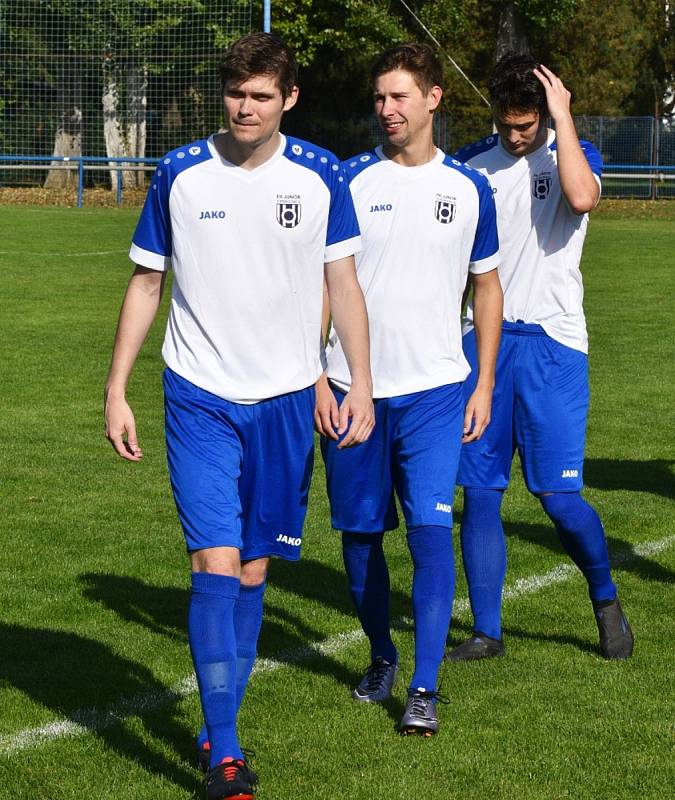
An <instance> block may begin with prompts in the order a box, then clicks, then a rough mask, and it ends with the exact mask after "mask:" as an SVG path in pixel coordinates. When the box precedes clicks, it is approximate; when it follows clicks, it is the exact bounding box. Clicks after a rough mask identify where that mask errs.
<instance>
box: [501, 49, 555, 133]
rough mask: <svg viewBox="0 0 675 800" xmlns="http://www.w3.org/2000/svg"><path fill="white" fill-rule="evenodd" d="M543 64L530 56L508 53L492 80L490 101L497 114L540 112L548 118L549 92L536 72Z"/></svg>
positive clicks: (502, 58) (540, 114) (503, 57)
mask: <svg viewBox="0 0 675 800" xmlns="http://www.w3.org/2000/svg"><path fill="white" fill-rule="evenodd" d="M538 68H539V62H538V61H535V59H534V58H532V56H531V55H530V54H529V53H513V52H509V53H505V54H504V55H503V56H502V57H501V58H500V59H499V61H498V62H497V63H496V64H495V67H494V69H493V70H492V75H491V77H490V80H489V81H488V90H489V92H490V102H491V105H492V111H493V113H494V114H495V115H500V116H503V115H505V114H509V113H511V112H514V111H537V112H538V113H539V116H540V117H547V116H548V106H547V105H546V91H545V89H544V87H543V85H542V83H541V81H540V80H539V78H537V76H536V75H535V74H534V71H533V70H535V69H538Z"/></svg>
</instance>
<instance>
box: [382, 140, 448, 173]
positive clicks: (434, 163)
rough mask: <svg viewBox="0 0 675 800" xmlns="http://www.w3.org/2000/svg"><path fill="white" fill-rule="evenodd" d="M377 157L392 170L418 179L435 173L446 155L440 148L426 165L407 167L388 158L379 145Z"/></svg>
mask: <svg viewBox="0 0 675 800" xmlns="http://www.w3.org/2000/svg"><path fill="white" fill-rule="evenodd" d="M375 155H376V156H377V157H378V158H379V159H380V161H384V162H386V163H387V164H388V165H389V168H390V169H394V170H398V171H399V173H400V174H401V175H402V176H403V175H407V176H408V177H409V178H418V177H422V176H423V175H427V174H428V173H429V172H433V171H434V170H435V169H436V168H437V167H438V165H439V164H442V163H443V159H444V158H445V153H444V152H443V151H442V150H439V149H438V147H437V148H436V153H435V155H434V157H433V158H432V159H431V161H427V163H426V164H420V165H419V166H418V167H406V166H404V165H403V164H397V163H396V161H392V160H391V159H390V158H388V157H387V156H386V154H385V152H384V147H383V145H378V146H377V147H376V148H375Z"/></svg>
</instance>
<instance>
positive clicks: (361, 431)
mask: <svg viewBox="0 0 675 800" xmlns="http://www.w3.org/2000/svg"><path fill="white" fill-rule="evenodd" d="M374 427H375V409H374V407H373V398H372V393H371V391H370V389H367V388H365V386H362V385H360V384H359V385H357V384H352V388H351V389H350V390H349V392H348V393H347V394H346V395H345V399H344V400H343V401H342V404H341V405H340V418H339V422H338V429H337V432H338V435H339V436H342V435H343V434H344V433H345V432H346V435H345V437H344V439H343V440H342V441H341V442H340V444H339V445H338V449H343V448H345V447H353V446H354V445H356V444H361V442H365V441H366V440H367V439H368V437H369V436H370V434H371V433H372V432H373V428H374ZM347 429H349V430H347Z"/></svg>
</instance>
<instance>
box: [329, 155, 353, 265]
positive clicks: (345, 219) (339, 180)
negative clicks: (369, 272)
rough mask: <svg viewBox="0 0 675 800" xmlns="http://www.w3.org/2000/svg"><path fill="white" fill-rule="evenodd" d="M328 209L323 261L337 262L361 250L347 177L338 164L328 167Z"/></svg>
mask: <svg viewBox="0 0 675 800" xmlns="http://www.w3.org/2000/svg"><path fill="white" fill-rule="evenodd" d="M328 188H329V191H330V207H329V211H328V230H327V233H326V252H325V256H324V261H325V262H326V263H328V262H330V261H337V260H338V259H340V258H345V257H346V256H351V255H354V253H358V252H359V250H361V232H360V230H359V223H358V220H357V219H356V210H355V209H354V201H353V200H352V195H351V192H350V191H349V186H348V183H347V177H346V175H345V172H344V169H343V168H342V166H341V165H340V164H337V163H334V164H331V167H330V180H329V185H328Z"/></svg>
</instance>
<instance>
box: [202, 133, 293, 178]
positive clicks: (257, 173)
mask: <svg viewBox="0 0 675 800" xmlns="http://www.w3.org/2000/svg"><path fill="white" fill-rule="evenodd" d="M213 136H214V134H211V136H209V138H208V139H207V145H208V148H209V152H210V153H211V155H212V156H213V160H214V162H215V163H216V164H219V165H220V166H221V167H222V168H223V169H226V170H228V174H229V175H233V176H236V177H237V178H241V179H242V180H245V181H254V180H257V179H258V178H259V177H261V176H262V175H266V174H267V173H268V172H269V171H270V169H272V167H273V166H274V165H275V164H276V162H277V161H278V160H279V159H280V158H281V156H282V155H283V152H284V150H285V149H286V137H285V136H284V135H283V133H280V134H279V146H278V147H277V149H276V150H275V151H274V153H273V154H272V155H271V156H270V157H269V158H268V159H267V161H265V162H264V163H263V164H260V166H258V167H256V168H255V169H243V168H242V167H238V166H237V165H236V164H233V163H232V162H231V161H228V160H227V159H226V158H224V157H223V156H221V154H220V153H219V152H218V150H217V149H216V146H215V144H214V143H213Z"/></svg>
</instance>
